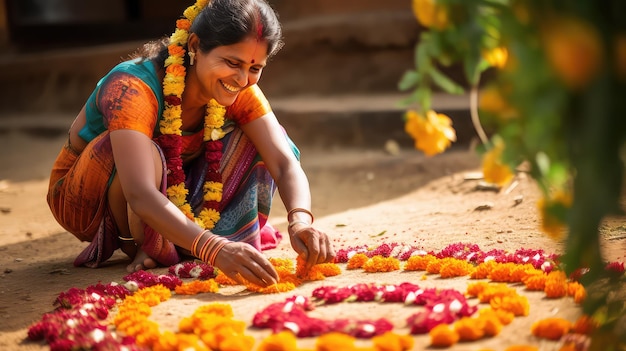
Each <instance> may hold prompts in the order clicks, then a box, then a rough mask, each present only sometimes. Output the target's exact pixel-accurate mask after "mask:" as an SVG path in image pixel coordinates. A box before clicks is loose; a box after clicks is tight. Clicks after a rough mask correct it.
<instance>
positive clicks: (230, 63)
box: [226, 60, 239, 67]
mask: <svg viewBox="0 0 626 351" xmlns="http://www.w3.org/2000/svg"><path fill="white" fill-rule="evenodd" d="M226 64H227V65H229V66H230V67H239V63H238V62H235V61H231V60H226Z"/></svg>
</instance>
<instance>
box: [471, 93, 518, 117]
mask: <svg viewBox="0 0 626 351" xmlns="http://www.w3.org/2000/svg"><path fill="white" fill-rule="evenodd" d="M479 96H480V97H479V100H478V108H479V109H480V110H481V111H483V112H486V113H490V114H493V115H495V116H496V117H497V118H499V119H500V120H502V121H507V120H509V119H512V118H516V117H517V116H518V113H517V111H516V110H515V108H513V106H511V104H510V103H509V102H508V101H506V98H505V97H504V94H503V93H502V88H501V87H500V86H497V85H493V84H492V85H489V86H487V87H485V88H484V89H482V90H481V91H480V94H479Z"/></svg>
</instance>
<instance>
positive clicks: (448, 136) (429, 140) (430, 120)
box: [404, 110, 456, 156]
mask: <svg viewBox="0 0 626 351" xmlns="http://www.w3.org/2000/svg"><path fill="white" fill-rule="evenodd" d="M404 130H405V131H406V132H407V133H408V134H409V135H410V136H411V137H412V138H413V139H414V140H415V148H416V149H418V150H421V151H422V152H424V154H426V155H427V156H434V155H436V154H440V153H442V152H444V151H445V150H446V149H447V148H448V147H450V144H451V142H453V141H456V131H455V130H454V128H452V121H451V120H450V118H449V117H448V116H446V115H444V114H441V113H436V112H435V111H433V110H429V111H428V112H427V113H426V117H423V116H421V115H420V114H418V113H417V112H416V111H414V110H409V111H407V113H406V114H405V125H404Z"/></svg>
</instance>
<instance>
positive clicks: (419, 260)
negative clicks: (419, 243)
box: [404, 255, 437, 271]
mask: <svg viewBox="0 0 626 351" xmlns="http://www.w3.org/2000/svg"><path fill="white" fill-rule="evenodd" d="M435 260H437V257H435V256H433V255H423V256H422V255H418V256H411V257H409V259H408V260H407V261H406V264H405V265H404V270H405V271H425V270H426V267H428V264H430V262H432V261H435Z"/></svg>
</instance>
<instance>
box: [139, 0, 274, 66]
mask: <svg viewBox="0 0 626 351" xmlns="http://www.w3.org/2000/svg"><path fill="white" fill-rule="evenodd" d="M189 32H190V33H195V34H196V35H197V36H198V38H199V39H200V50H201V51H202V52H209V51H211V50H213V49H214V48H216V47H218V46H223V45H232V44H236V43H239V42H241V41H242V40H244V39H245V38H246V37H249V36H253V37H255V38H257V39H259V40H265V41H267V44H268V48H267V55H268V57H271V56H273V55H275V54H276V53H277V52H278V51H279V50H280V49H281V48H282V46H283V40H282V29H281V25H280V22H279V21H278V15H277V14H276V13H275V12H274V9H272V7H271V6H270V5H269V4H268V3H267V2H266V1H265V0H211V1H210V2H209V3H208V4H207V6H206V7H205V8H204V9H203V10H202V11H201V12H200V13H199V14H198V16H197V17H196V18H195V19H194V21H193V24H192V25H191V28H190V30H189ZM168 42H169V39H168V38H164V39H162V40H159V41H154V42H151V43H147V44H146V45H144V47H143V50H141V52H140V53H139V56H141V57H143V58H145V59H154V60H155V61H156V62H157V63H158V64H161V65H162V64H163V63H164V62H165V59H166V58H167V57H168V55H169V54H168V52H167V45H168ZM185 56H186V55H185ZM185 64H188V58H187V57H185Z"/></svg>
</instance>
